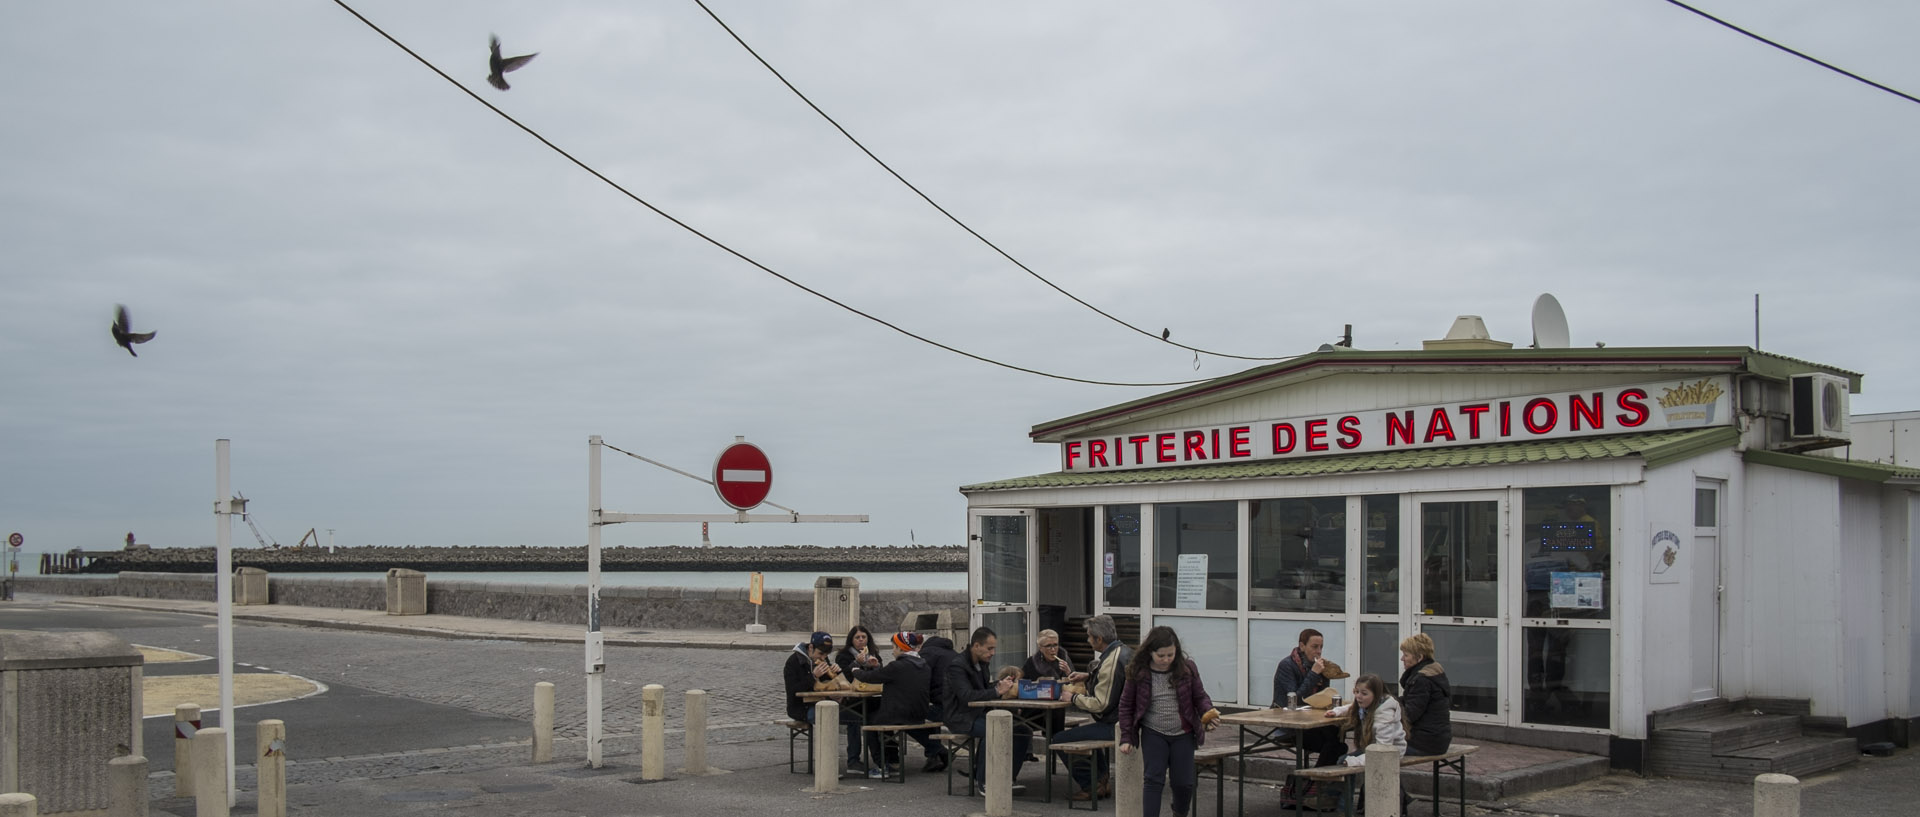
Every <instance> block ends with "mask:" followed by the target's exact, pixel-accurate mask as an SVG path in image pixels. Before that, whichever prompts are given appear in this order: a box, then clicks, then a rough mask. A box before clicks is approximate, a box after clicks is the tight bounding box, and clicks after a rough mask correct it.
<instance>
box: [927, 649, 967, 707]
mask: <svg viewBox="0 0 1920 817" xmlns="http://www.w3.org/2000/svg"><path fill="white" fill-rule="evenodd" d="M920 658H921V659H922V660H924V661H926V662H927V672H928V673H929V674H930V676H931V677H930V678H929V679H928V683H927V703H930V704H933V705H934V706H938V707H942V708H944V707H946V705H947V698H946V683H947V667H950V666H953V665H954V664H957V663H959V662H960V654H959V653H957V652H954V651H953V639H951V638H948V637H946V636H944V635H936V636H934V637H932V638H929V639H927V643H925V644H922V645H920Z"/></svg>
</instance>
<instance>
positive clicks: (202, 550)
mask: <svg viewBox="0 0 1920 817" xmlns="http://www.w3.org/2000/svg"><path fill="white" fill-rule="evenodd" d="M75 555H76V556H78V557H84V558H83V560H82V563H77V567H75V568H74V569H72V570H68V571H66V572H80V573H94V574H110V573H125V572H128V571H141V572H150V573H212V572H214V565H215V554H214V549H213V548H208V547H198V548H191V547H189V548H173V547H168V548H145V549H136V550H102V551H76V552H75ZM233 564H234V566H235V567H258V568H261V569H264V570H268V571H280V572H287V573H319V572H356V573H375V572H381V571H384V570H387V569H388V568H394V567H404V568H408V569H410V570H418V571H421V572H424V573H435V572H447V571H460V570H466V571H486V572H504V571H582V572H584V571H585V570H586V569H587V549H586V547H584V546H581V547H373V546H367V547H342V548H331V549H329V548H323V547H307V548H264V549H263V548H235V549H234V550H233ZM600 565H601V569H602V570H609V571H620V570H690V571H722V572H724V571H730V570H738V571H740V572H743V573H744V572H747V571H756V570H757V571H763V572H764V571H787V570H800V571H808V570H811V571H819V572H821V573H849V572H869V571H871V572H887V573H902V572H914V573H917V572H955V571H963V570H966V569H967V549H966V548H964V547H960V546H945V545H942V546H906V547H880V546H859V547H818V546H811V545H780V546H739V547H685V546H668V547H608V548H602V549H601V552H600Z"/></svg>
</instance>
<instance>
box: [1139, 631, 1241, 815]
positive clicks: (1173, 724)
mask: <svg viewBox="0 0 1920 817" xmlns="http://www.w3.org/2000/svg"><path fill="white" fill-rule="evenodd" d="M1219 719H1220V711H1219V710H1217V709H1214V708H1213V699H1212V698H1210V697H1208V696H1207V688H1206V686H1205V685H1203V684H1201V683H1200V668H1199V667H1197V666H1194V663H1193V662H1192V661H1190V660H1188V659H1187V656H1186V653H1185V651H1183V650H1181V649H1180V637H1179V636H1178V635H1175V634H1174V632H1173V628H1171V627H1155V628H1153V629H1152V630H1150V631H1148V632H1147V638H1146V640H1145V641H1142V642H1140V649H1139V650H1138V651H1136V652H1135V653H1134V654H1133V663H1131V664H1129V665H1128V666H1127V683H1126V692H1125V693H1124V694H1123V695H1122V697H1121V698H1120V723H1119V728H1120V733H1119V738H1120V752H1121V753H1122V754H1132V753H1133V748H1134V747H1135V746H1138V747H1140V750H1141V751H1142V752H1144V753H1145V755H1146V757H1145V761H1146V791H1145V793H1144V796H1143V798H1142V800H1141V811H1140V813H1141V814H1142V815H1143V817H1160V792H1161V790H1162V789H1163V788H1164V787H1165V786H1166V784H1167V775H1168V771H1169V770H1171V771H1172V775H1173V814H1174V817H1187V811H1188V809H1189V808H1191V807H1192V805H1193V789H1194V786H1195V784H1196V783H1197V782H1198V776H1197V775H1196V774H1195V771H1194V766H1193V751H1194V750H1195V749H1197V748H1199V747H1200V744H1201V743H1203V742H1205V741H1206V736H1205V734H1204V733H1206V732H1211V731H1213V727H1214V726H1215V723H1216V721H1218V720H1219Z"/></svg>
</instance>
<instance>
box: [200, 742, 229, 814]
mask: <svg viewBox="0 0 1920 817" xmlns="http://www.w3.org/2000/svg"><path fill="white" fill-rule="evenodd" d="M193 778H194V779H193V813H194V815H196V817H227V810H228V807H229V804H228V803H227V730H225V729H222V728H220V727H218V726H209V727H207V728H205V729H202V730H200V731H199V732H197V733H195V734H194V736H193Z"/></svg>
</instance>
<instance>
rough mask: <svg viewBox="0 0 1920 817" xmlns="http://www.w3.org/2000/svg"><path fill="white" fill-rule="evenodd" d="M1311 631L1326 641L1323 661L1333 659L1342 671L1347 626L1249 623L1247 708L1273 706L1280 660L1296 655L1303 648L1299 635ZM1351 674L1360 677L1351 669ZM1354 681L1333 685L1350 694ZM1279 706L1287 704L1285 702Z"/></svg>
mask: <svg viewBox="0 0 1920 817" xmlns="http://www.w3.org/2000/svg"><path fill="white" fill-rule="evenodd" d="M1308 628H1312V629H1315V630H1319V631H1320V636H1321V637H1322V638H1323V639H1325V640H1326V646H1324V647H1322V648H1321V649H1320V657H1322V658H1330V659H1333V661H1334V662H1335V663H1337V664H1339V665H1341V667H1343V668H1344V667H1346V666H1347V663H1348V662H1347V626H1346V625H1345V624H1342V623H1340V622H1338V621H1288V620H1286V619H1254V620H1252V621H1249V622H1247V700H1246V704H1247V705H1248V706H1271V705H1273V704H1274V700H1273V671H1274V670H1275V669H1277V668H1279V666H1280V659H1283V658H1286V657H1287V656H1289V655H1292V654H1293V648H1294V647H1297V646H1300V631H1301V630H1305V629H1308ZM1347 671H1348V672H1350V673H1352V674H1354V675H1359V674H1360V673H1357V672H1353V671H1352V670H1351V669H1348V670H1347ZM1352 683H1353V682H1352V681H1351V680H1342V681H1335V682H1333V685H1334V686H1335V687H1337V688H1339V689H1340V690H1341V691H1342V692H1343V693H1344V692H1347V691H1349V689H1350V687H1351V684H1352ZM1279 703H1281V704H1285V703H1286V701H1280V702H1279Z"/></svg>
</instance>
